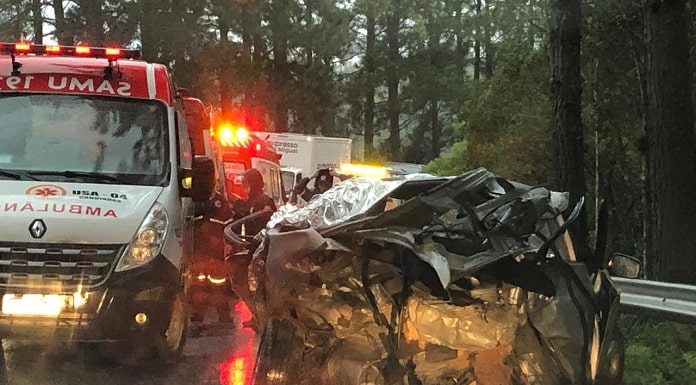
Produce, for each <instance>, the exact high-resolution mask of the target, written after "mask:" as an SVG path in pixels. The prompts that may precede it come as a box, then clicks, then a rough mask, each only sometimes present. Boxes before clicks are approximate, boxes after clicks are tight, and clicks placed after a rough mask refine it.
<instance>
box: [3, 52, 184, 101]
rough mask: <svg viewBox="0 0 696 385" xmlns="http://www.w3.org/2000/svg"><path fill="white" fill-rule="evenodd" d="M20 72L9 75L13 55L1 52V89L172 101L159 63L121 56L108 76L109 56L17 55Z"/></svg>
mask: <svg viewBox="0 0 696 385" xmlns="http://www.w3.org/2000/svg"><path fill="white" fill-rule="evenodd" d="M16 61H17V62H18V63H21V65H22V66H21V68H20V74H19V75H17V76H13V75H12V68H13V65H12V59H11V58H10V57H8V56H0V92H34V93H36V92H41V93H56V94H84V95H98V96H112V97H128V98H136V99H150V100H159V101H161V102H163V103H165V104H167V105H171V104H172V103H173V101H172V90H171V89H170V87H169V81H168V77H169V74H168V72H167V69H166V67H165V66H164V65H162V64H152V63H146V62H142V61H135V60H128V59H120V60H118V61H117V62H116V64H114V66H113V68H114V71H118V72H120V76H114V77H112V78H111V79H107V78H106V77H105V76H104V70H105V68H107V67H109V60H107V59H102V58H75V57H52V56H17V57H16Z"/></svg>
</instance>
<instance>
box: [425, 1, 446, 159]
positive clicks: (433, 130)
mask: <svg viewBox="0 0 696 385" xmlns="http://www.w3.org/2000/svg"><path fill="white" fill-rule="evenodd" d="M433 12H434V10H431V11H430V13H429V15H428V24H427V25H426V29H427V31H428V51H429V56H430V63H429V66H430V69H431V71H432V73H441V72H442V68H443V63H441V60H438V53H439V51H440V36H441V34H442V33H441V31H440V29H439V26H438V23H437V22H436V21H435V17H434V15H433ZM429 99H430V100H428V113H427V115H428V118H427V120H428V126H429V128H430V137H431V143H430V144H431V147H430V151H429V152H430V156H431V157H432V158H435V157H437V156H438V155H439V154H440V111H439V92H437V91H436V92H432V91H431V92H430V98H429ZM422 153H423V157H427V156H428V151H427V149H424V151H422ZM421 161H423V159H421Z"/></svg>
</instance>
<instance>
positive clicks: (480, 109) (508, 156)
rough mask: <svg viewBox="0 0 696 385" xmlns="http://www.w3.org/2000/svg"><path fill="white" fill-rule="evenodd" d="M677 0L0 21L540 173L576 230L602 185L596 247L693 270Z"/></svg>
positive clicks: (559, 0) (242, 113)
mask: <svg viewBox="0 0 696 385" xmlns="http://www.w3.org/2000/svg"><path fill="white" fill-rule="evenodd" d="M692 3H696V2H693V1H692V2H686V1H685V0H669V1H667V0H613V1H605V0H583V1H580V0H272V1H267V0H201V1H184V0H73V1H63V0H0V38H1V39H3V40H9V41H15V40H18V39H20V38H25V39H31V40H34V41H35V42H37V43H38V42H41V41H59V42H60V43H62V44H77V43H78V42H84V43H88V44H91V45H111V44H119V45H129V46H134V47H140V48H142V50H143V53H144V57H145V58H146V59H147V60H151V61H157V62H163V63H166V64H168V65H169V66H170V67H171V69H172V71H173V74H174V76H175V79H176V81H177V83H178V85H179V86H181V87H185V88H189V89H191V90H192V91H193V92H194V93H195V94H197V95H199V96H200V97H201V98H202V99H204V101H205V102H206V103H208V104H209V105H211V106H215V107H216V108H220V109H222V111H223V112H225V113H227V114H230V115H232V116H235V117H240V119H243V120H244V121H245V122H246V123H247V124H249V125H250V126H252V128H261V129H266V130H274V131H293V132H303V133H311V134H323V135H335V136H346V137H352V138H354V139H355V141H356V143H358V145H357V147H358V148H357V149H356V155H357V157H358V158H364V159H365V160H367V161H370V160H384V159H389V160H398V161H408V162H414V163H423V164H428V163H429V165H428V170H429V171H431V172H436V173H442V174H454V173H459V172H462V171H464V170H467V169H471V168H474V167H480V166H482V167H486V168H489V169H491V170H493V171H495V172H497V173H499V174H501V175H503V176H505V177H509V178H515V179H517V180H521V181H524V182H526V183H529V184H552V185H553V186H554V187H556V188H559V189H563V190H567V191H570V192H571V195H572V197H573V198H574V199H579V198H580V197H581V196H585V197H586V208H587V210H586V215H585V216H584V218H583V221H581V222H582V223H581V230H582V231H583V232H586V233H587V234H589V235H590V238H593V237H594V233H593V231H592V230H593V229H594V228H596V224H597V218H598V217H599V215H598V214H599V207H600V204H601V203H602V202H605V203H606V207H608V218H609V228H610V232H609V237H608V244H609V248H608V250H611V251H622V252H625V253H628V254H633V255H637V256H646V257H647V258H646V267H647V272H648V274H649V275H650V276H653V277H656V278H661V279H669V280H674V281H681V282H692V281H696V278H694V277H696V263H693V261H694V254H696V253H695V252H694V250H696V236H695V235H696V234H695V233H696V215H694V214H696V201H693V199H692V197H693V196H695V195H696V194H695V193H696V187H695V186H694V184H695V183H694V182H693V179H694V175H695V174H696V152H695V148H694V147H696V144H695V142H696V141H695V139H694V132H693V131H694V130H693V117H692V114H691V106H692V101H691V97H692V95H694V94H696V93H694V92H692V88H693V87H694V83H693V82H692V79H693V78H694V77H693V76H692V73H693V72H694V71H695V70H696V65H694V63H696V61H695V60H693V59H694V58H693V56H694V55H696V50H694V49H693V48H694V47H695V46H694V44H693V42H694V41H695V40H694V39H696V36H695V35H696V28H694V27H695V25H694V23H693V20H696V18H694V17H692V14H693V12H694V10H696V8H694V7H692V5H693V4H692ZM692 201H693V202H692ZM691 217H693V218H695V219H690V218H691Z"/></svg>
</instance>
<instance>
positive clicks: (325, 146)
mask: <svg viewBox="0 0 696 385" xmlns="http://www.w3.org/2000/svg"><path fill="white" fill-rule="evenodd" d="M254 134H255V135H257V136H259V137H260V138H261V139H265V140H267V141H268V142H270V143H271V144H273V145H274V146H275V148H276V151H277V152H278V153H279V154H280V155H282V158H281V159H280V165H281V167H282V168H283V169H282V174H283V185H284V188H285V192H286V194H288V193H289V192H290V191H292V188H293V187H294V186H295V183H297V182H299V181H300V179H302V178H303V177H305V176H310V175H312V174H314V172H315V171H316V170H319V169H324V168H339V167H340V166H341V165H342V164H346V163H350V161H351V150H352V145H353V140H352V139H347V138H331V137H324V136H315V135H304V134H291V133H276V132H255V133H254Z"/></svg>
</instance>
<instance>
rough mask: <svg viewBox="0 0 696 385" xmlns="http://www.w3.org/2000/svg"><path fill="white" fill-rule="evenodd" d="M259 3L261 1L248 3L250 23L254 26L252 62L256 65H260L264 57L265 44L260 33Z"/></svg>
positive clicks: (256, 0)
mask: <svg viewBox="0 0 696 385" xmlns="http://www.w3.org/2000/svg"><path fill="white" fill-rule="evenodd" d="M260 1H261V0H252V1H250V2H249V4H250V5H251V7H252V12H251V18H252V20H251V22H252V23H253V25H254V37H253V39H254V61H255V62H256V63H261V60H262V59H263V58H264V57H265V56H266V43H265V41H264V39H263V32H262V31H261V4H260ZM259 65H260V64H259Z"/></svg>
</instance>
